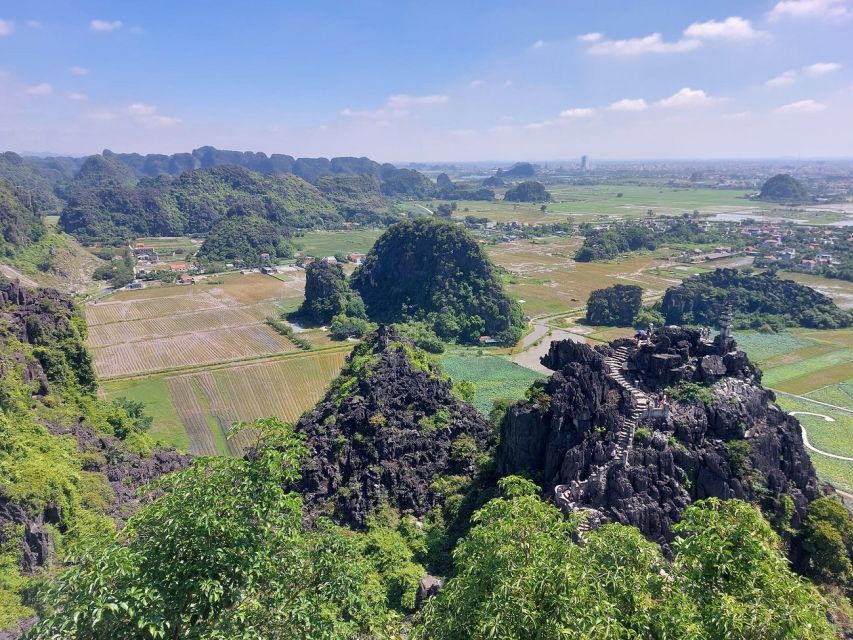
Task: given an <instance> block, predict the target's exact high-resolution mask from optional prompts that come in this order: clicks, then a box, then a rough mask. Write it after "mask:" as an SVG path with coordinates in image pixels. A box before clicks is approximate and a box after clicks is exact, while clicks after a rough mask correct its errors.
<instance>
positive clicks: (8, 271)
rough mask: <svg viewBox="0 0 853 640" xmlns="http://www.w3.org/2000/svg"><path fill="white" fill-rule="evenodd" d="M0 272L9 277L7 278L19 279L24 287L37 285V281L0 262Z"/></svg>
mask: <svg viewBox="0 0 853 640" xmlns="http://www.w3.org/2000/svg"><path fill="white" fill-rule="evenodd" d="M0 273H2V274H3V275H4V276H6V277H7V278H9V280H20V281H21V284H22V285H24V286H25V287H37V286H39V285H38V282H36V281H35V280H33V279H32V278H29V277H27V276H25V275H24V274H23V273H21V272H20V271H18V270H17V269H15V268H13V267H10V266H9V265H7V264H0Z"/></svg>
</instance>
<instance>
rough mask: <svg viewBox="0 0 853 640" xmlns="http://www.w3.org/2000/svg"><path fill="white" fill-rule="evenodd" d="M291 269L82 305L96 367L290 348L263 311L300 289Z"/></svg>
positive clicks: (138, 366)
mask: <svg viewBox="0 0 853 640" xmlns="http://www.w3.org/2000/svg"><path fill="white" fill-rule="evenodd" d="M296 273H297V275H298V276H299V277H293V278H292V279H290V280H288V281H286V282H283V281H281V280H278V279H276V278H271V277H269V276H265V275H261V274H247V275H229V276H225V277H223V278H220V279H217V280H215V281H214V282H212V283H211V284H205V283H204V281H203V280H202V281H201V282H200V283H199V284H196V285H191V286H165V287H151V288H146V289H142V290H135V291H120V292H118V293H116V294H114V295H112V296H109V297H108V298H106V299H104V300H101V301H99V302H92V303H90V304H88V305H86V321H87V323H88V325H89V345H90V346H91V347H92V349H93V352H94V356H95V358H94V359H95V368H96V370H97V372H98V375H100V376H101V377H103V378H118V377H122V376H132V375H139V374H142V373H150V372H155V371H167V370H173V369H180V368H185V367H196V366H201V365H208V364H215V363H219V362H227V361H230V360H241V359H246V358H252V357H262V356H265V355H272V354H278V353H285V352H288V351H291V350H292V349H294V345H293V344H292V343H291V342H290V341H289V340H287V338H285V337H283V336H281V335H279V334H278V333H276V332H275V331H273V330H272V329H271V328H270V327H268V326H266V325H265V324H264V319H265V318H266V317H267V316H270V315H276V314H277V313H278V312H279V309H280V308H281V307H282V306H283V305H285V304H286V303H287V302H288V301H290V300H298V299H299V298H300V297H301V296H302V291H303V288H304V275H303V274H302V272H296Z"/></svg>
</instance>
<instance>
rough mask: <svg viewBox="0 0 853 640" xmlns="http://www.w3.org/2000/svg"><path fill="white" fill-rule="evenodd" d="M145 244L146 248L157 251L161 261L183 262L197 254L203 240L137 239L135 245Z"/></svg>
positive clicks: (174, 238)
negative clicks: (184, 259) (192, 254)
mask: <svg viewBox="0 0 853 640" xmlns="http://www.w3.org/2000/svg"><path fill="white" fill-rule="evenodd" d="M140 242H141V243H143V244H145V246H146V247H154V248H155V249H157V256H158V257H159V258H160V260H181V259H183V258H184V257H185V256H187V255H188V254H191V253H195V252H196V251H198V250H199V247H201V243H202V240H200V239H198V238H187V237H186V236H176V237H172V238H168V237H164V238H137V239H136V240H134V243H140Z"/></svg>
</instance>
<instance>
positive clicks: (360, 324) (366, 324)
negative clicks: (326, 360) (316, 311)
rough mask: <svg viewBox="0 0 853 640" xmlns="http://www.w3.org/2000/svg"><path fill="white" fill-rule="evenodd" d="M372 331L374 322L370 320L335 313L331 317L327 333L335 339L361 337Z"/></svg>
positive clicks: (374, 326)
mask: <svg viewBox="0 0 853 640" xmlns="http://www.w3.org/2000/svg"><path fill="white" fill-rule="evenodd" d="M372 331H376V323H375V322H371V321H370V320H367V319H365V318H356V317H353V316H348V315H346V314H345V313H339V314H337V315H336V316H335V317H333V318H332V322H331V324H330V325H329V335H330V336H332V337H333V338H335V339H336V340H346V339H347V338H363V337H364V336H366V335H367V334H368V333H371V332H372Z"/></svg>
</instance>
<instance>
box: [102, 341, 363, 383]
mask: <svg viewBox="0 0 853 640" xmlns="http://www.w3.org/2000/svg"><path fill="white" fill-rule="evenodd" d="M349 347H350V345H349V344H346V345H334V346H331V347H322V348H319V349H311V351H301V350H293V351H285V352H283V353H272V354H265V355H257V356H248V357H246V358H235V359H233V360H223V361H220V362H210V363H206V364H198V365H189V366H186V367H171V368H168V369H154V370H151V371H144V372H140V373H134V374H130V375H120V376H99V379H100V380H101V381H103V382H117V381H119V380H136V379H138V378H149V377H153V376H162V375H169V374H174V375H176V376H178V375H181V374H184V373H198V372H200V371H209V370H211V371H212V370H219V369H227V368H230V367H235V366H238V365H242V364H248V363H256V362H264V361H272V360H291V359H297V358H310V357H311V356H312V355H315V354H320V353H334V352H337V351H346V350H348V348H349Z"/></svg>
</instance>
